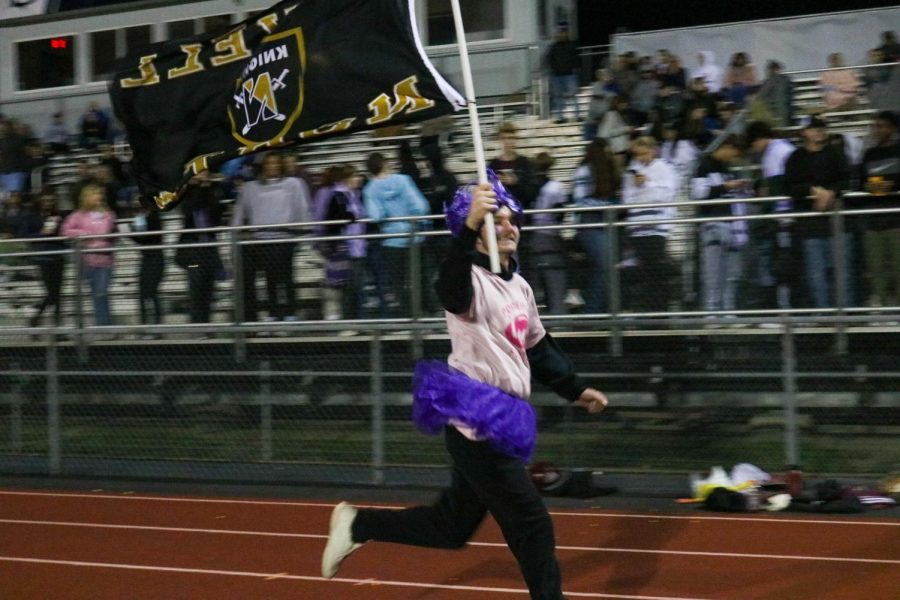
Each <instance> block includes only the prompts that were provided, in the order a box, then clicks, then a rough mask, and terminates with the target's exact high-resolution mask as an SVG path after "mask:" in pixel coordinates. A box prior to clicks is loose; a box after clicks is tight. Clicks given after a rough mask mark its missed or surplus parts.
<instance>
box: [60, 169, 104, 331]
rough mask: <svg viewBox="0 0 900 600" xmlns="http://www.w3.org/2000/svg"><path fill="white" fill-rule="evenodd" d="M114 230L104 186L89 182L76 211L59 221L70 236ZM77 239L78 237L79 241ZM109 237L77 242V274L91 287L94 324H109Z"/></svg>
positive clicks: (83, 190)
mask: <svg viewBox="0 0 900 600" xmlns="http://www.w3.org/2000/svg"><path fill="white" fill-rule="evenodd" d="M115 230H116V216H115V214H114V213H113V212H112V211H111V210H110V209H109V206H108V205H107V203H106V198H105V197H104V188H103V187H101V186H100V185H98V184H96V183H89V184H87V185H85V186H84V187H82V188H81V191H80V195H79V198H78V210H76V211H75V212H73V213H71V214H69V216H67V217H66V219H65V220H64V221H63V226H62V234H63V235H64V236H66V237H70V238H80V237H84V236H97V235H104V234H109V233H113V232H115ZM79 241H80V240H79ZM112 245H113V240H112V239H110V238H103V237H100V238H98V237H91V238H88V239H87V240H84V241H83V242H82V243H81V250H82V255H81V276H82V277H84V279H85V280H87V282H88V285H89V286H90V289H91V302H92V303H93V305H94V324H95V325H112V322H113V321H112V313H111V311H110V307H109V284H110V279H111V277H112V267H113V253H112V252H111V251H110V248H112Z"/></svg>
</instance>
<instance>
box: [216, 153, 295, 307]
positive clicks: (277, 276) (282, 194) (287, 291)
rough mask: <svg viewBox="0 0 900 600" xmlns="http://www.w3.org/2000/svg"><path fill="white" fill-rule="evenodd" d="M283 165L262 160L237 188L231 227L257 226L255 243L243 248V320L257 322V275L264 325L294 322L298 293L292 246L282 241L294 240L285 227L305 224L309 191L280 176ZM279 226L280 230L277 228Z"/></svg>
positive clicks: (274, 160)
mask: <svg viewBox="0 0 900 600" xmlns="http://www.w3.org/2000/svg"><path fill="white" fill-rule="evenodd" d="M283 167H284V162H283V160H282V158H281V157H280V156H279V155H278V154H276V153H268V154H266V155H265V156H264V157H263V160H262V165H261V167H260V174H259V178H258V179H257V180H255V181H248V182H247V183H245V184H244V185H243V187H241V190H240V192H239V194H238V198H237V202H236V203H235V207H234V214H233V215H232V218H231V224H232V226H240V225H254V226H256V225H260V226H266V227H262V228H260V229H254V230H253V231H252V233H251V237H252V238H253V239H254V240H265V241H267V242H268V243H264V244H249V245H245V246H244V247H243V248H242V252H243V255H242V259H243V267H244V271H243V273H244V290H243V293H244V319H245V320H247V321H256V320H258V318H259V314H258V313H259V311H258V303H257V299H256V274H257V272H259V271H262V272H263V273H265V276H266V299H267V306H268V316H267V317H266V320H267V321H294V320H296V318H297V315H296V312H297V292H296V289H295V287H294V251H295V249H296V242H283V241H279V240H285V239H288V238H292V237H294V236H295V235H296V230H294V229H293V228H290V227H284V226H283V225H285V224H287V223H302V222H306V221H309V204H310V196H309V188H307V187H306V183H304V182H303V180H301V179H297V178H295V177H285V176H284V170H283ZM278 225H282V227H277V226H278Z"/></svg>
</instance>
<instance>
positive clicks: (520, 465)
mask: <svg viewBox="0 0 900 600" xmlns="http://www.w3.org/2000/svg"><path fill="white" fill-rule="evenodd" d="M491 180H492V184H493V186H492V185H491V184H482V185H480V186H478V187H476V188H474V193H470V191H469V190H470V189H471V188H462V189H460V191H459V192H457V195H456V198H455V199H454V202H453V204H452V205H451V206H450V207H449V209H448V210H447V224H448V226H449V228H450V231H451V232H452V233H453V235H454V240H453V244H452V246H451V249H450V251H449V253H448V256H447V258H446V259H445V260H444V262H443V264H442V265H441V269H440V275H439V279H438V282H437V285H436V288H437V292H438V296H439V298H440V300H441V304H442V305H443V307H444V309H445V310H446V315H447V325H448V329H449V332H450V339H451V342H452V348H453V351H452V353H451V354H450V358H449V361H448V362H449V366H448V365H447V364H443V363H435V362H432V363H420V364H419V365H418V367H417V368H416V384H415V392H414V404H413V420H414V421H415V422H416V425H417V426H418V427H419V429H421V430H423V431H425V432H427V433H437V432H438V431H440V430H443V431H444V435H445V443H446V447H447V450H448V452H449V453H450V456H451V458H452V461H453V468H452V481H451V484H450V487H449V488H447V489H446V490H444V491H443V493H442V494H441V496H440V498H439V499H438V500H437V502H436V503H435V504H433V505H432V506H418V507H414V508H409V509H405V510H399V511H397V510H372V509H356V508H354V507H352V506H350V505H348V504H346V503H343V502H342V503H341V504H339V505H338V506H337V507H335V509H334V511H333V512H332V515H331V529H330V533H329V537H328V543H327V545H326V547H325V551H324V554H323V555H322V575H323V576H324V577H327V578H331V577H334V576H335V574H336V573H337V570H338V568H339V567H340V564H341V562H342V561H343V560H344V559H345V558H346V557H347V556H349V555H350V553H351V552H353V551H354V550H356V549H357V548H359V547H360V546H361V545H362V544H363V543H364V542H366V541H369V540H376V541H381V542H394V543H399V544H409V545H415V546H425V547H429V548H461V547H463V546H465V544H466V542H467V541H468V540H469V538H471V537H472V535H473V534H474V533H475V530H476V529H477V528H478V526H479V525H480V524H481V522H482V520H483V519H484V517H485V515H486V514H487V512H488V511H490V513H491V514H492V515H493V517H494V519H495V520H496V521H497V523H498V524H499V525H500V529H501V530H502V531H503V536H504V538H505V539H506V543H507V545H508V546H509V548H510V550H511V551H512V553H513V554H514V555H515V557H516V560H517V561H518V562H519V568H520V569H521V571H522V575H523V576H524V579H525V582H526V583H527V585H528V589H529V591H530V592H531V597H532V598H533V599H535V600H538V599H540V600H560V599H561V598H563V596H562V582H561V577H560V570H559V564H558V563H557V560H556V556H555V545H556V544H555V540H554V535H553V522H552V521H551V519H550V515H549V514H548V512H547V509H546V507H545V506H544V503H543V501H542V499H541V496H540V493H539V492H538V490H537V488H535V486H534V484H533V483H532V481H531V478H530V476H529V474H528V472H527V470H526V468H525V463H526V461H527V460H528V458H529V457H530V456H531V452H532V450H533V449H534V443H535V435H536V432H535V429H536V428H535V416H534V410H533V409H532V408H531V405H530V404H528V403H527V402H526V401H525V400H524V399H526V398H528V396H529V395H530V391H531V390H530V387H531V376H532V375H534V377H535V379H537V380H538V381H540V382H542V383H544V384H546V385H548V386H549V387H550V388H552V389H553V390H554V391H555V392H557V393H558V394H560V395H561V396H563V397H565V398H567V399H569V400H570V401H574V402H575V403H576V404H578V405H580V406H582V407H584V408H585V409H587V410H588V411H589V412H591V413H596V412H600V411H602V410H603V409H604V408H605V407H606V403H607V400H606V397H605V396H604V395H603V394H602V393H601V392H599V391H597V390H595V389H593V388H590V387H588V386H587V385H586V384H585V383H583V382H582V380H581V379H580V378H579V377H578V376H577V375H576V374H575V372H574V367H573V365H572V363H571V361H570V360H569V359H568V358H567V357H566V356H565V355H564V354H563V353H562V351H561V350H560V349H559V347H558V346H557V345H556V343H555V342H554V340H553V339H552V338H551V337H550V335H549V334H547V333H546V332H545V331H544V328H543V326H542V325H541V322H540V319H539V318H538V312H537V307H536V305H535V301H534V294H533V293H532V291H531V288H530V287H529V286H528V284H527V283H526V282H525V280H524V279H523V278H522V277H521V276H519V275H518V274H517V273H516V267H517V265H516V262H515V260H514V259H513V258H512V255H513V254H514V253H515V252H516V249H517V246H518V242H519V227H518V223H519V222H520V221H521V218H522V209H521V207H520V205H519V204H518V202H516V200H515V199H514V198H513V197H512V196H510V195H509V193H508V192H507V191H506V190H505V189H504V188H503V186H502V185H501V184H500V182H499V181H498V180H497V179H496V177H495V176H493V173H491ZM489 212H492V213H494V218H495V221H496V228H497V238H498V249H499V254H500V264H501V266H502V272H501V273H499V274H493V273H491V271H490V267H489V260H488V254H487V245H486V242H485V236H484V235H483V232H481V229H482V227H481V226H482V223H483V221H484V217H485V215H486V214H487V213H489Z"/></svg>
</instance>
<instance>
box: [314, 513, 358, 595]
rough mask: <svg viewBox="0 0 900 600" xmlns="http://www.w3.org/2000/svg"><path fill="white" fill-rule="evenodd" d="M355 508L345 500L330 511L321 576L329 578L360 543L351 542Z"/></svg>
mask: <svg viewBox="0 0 900 600" xmlns="http://www.w3.org/2000/svg"><path fill="white" fill-rule="evenodd" d="M356 512H357V511H356V509H355V508H354V507H352V506H350V505H349V504H347V503H346V502H341V503H340V504H338V505H337V506H335V507H334V510H333V511H331V526H330V529H329V531H328V543H327V544H325V551H324V552H323V553H322V577H325V578H326V579H331V578H332V577H334V576H335V575H336V574H337V572H338V568H340V566H341V563H342V562H343V561H344V559H345V558H347V557H348V556H350V555H351V554H352V553H353V552H354V551H355V550H356V549H357V548H359V547H360V546H362V544H356V543H354V542H353V533H352V529H353V520H354V519H355V518H356Z"/></svg>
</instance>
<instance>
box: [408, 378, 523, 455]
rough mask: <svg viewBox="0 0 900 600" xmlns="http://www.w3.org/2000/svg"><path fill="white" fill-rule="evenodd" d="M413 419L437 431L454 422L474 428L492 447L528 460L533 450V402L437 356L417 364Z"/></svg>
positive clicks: (427, 429)
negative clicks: (458, 369)
mask: <svg viewBox="0 0 900 600" xmlns="http://www.w3.org/2000/svg"><path fill="white" fill-rule="evenodd" d="M412 419H413V422H414V423H415V424H416V427H417V428H418V429H419V431H421V432H423V433H427V434H429V435H436V434H438V433H440V431H441V430H443V428H444V426H446V425H448V424H449V423H450V422H451V421H453V422H458V423H460V424H462V425H465V426H467V427H471V428H472V429H474V430H475V432H476V434H477V435H478V437H479V438H484V439H486V440H487V441H488V442H489V443H490V445H491V447H492V448H494V449H495V450H497V451H498V452H502V453H503V454H506V455H507V456H512V457H515V458H519V459H521V460H522V461H525V462H527V461H528V459H529V458H531V454H532V452H534V445H535V438H536V436H537V425H536V418H535V415H534V409H533V408H532V407H531V405H530V404H529V403H528V402H526V401H525V400H522V399H521V398H517V397H515V396H513V395H511V394H507V393H506V392H504V391H503V390H501V389H499V388H496V387H494V386H492V385H489V384H487V383H483V382H481V381H477V380H475V379H472V378H471V377H468V376H466V375H465V374H463V373H461V372H460V371H457V370H456V369H453V368H452V367H450V366H449V365H448V364H447V363H443V362H438V361H423V362H419V363H418V364H417V365H416V374H415V381H414V386H413V410H412Z"/></svg>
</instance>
